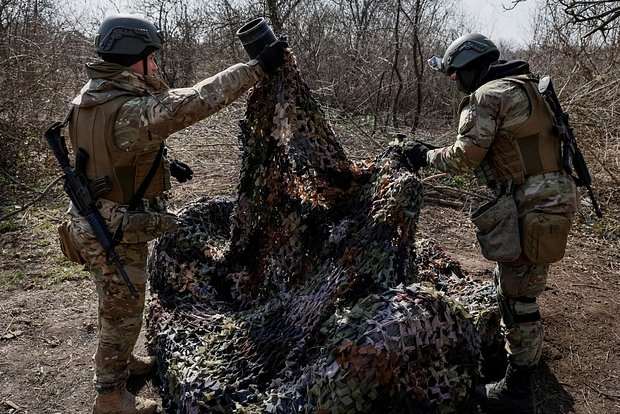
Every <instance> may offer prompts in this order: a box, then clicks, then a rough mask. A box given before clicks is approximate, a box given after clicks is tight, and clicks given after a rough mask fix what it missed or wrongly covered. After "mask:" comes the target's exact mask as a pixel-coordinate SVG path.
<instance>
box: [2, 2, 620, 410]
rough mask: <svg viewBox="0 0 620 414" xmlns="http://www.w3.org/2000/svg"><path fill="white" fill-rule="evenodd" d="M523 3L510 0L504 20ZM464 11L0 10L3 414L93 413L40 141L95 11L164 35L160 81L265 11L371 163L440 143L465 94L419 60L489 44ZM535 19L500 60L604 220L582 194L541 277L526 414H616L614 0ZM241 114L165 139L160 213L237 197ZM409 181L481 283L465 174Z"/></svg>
mask: <svg viewBox="0 0 620 414" xmlns="http://www.w3.org/2000/svg"><path fill="white" fill-rule="evenodd" d="M534 1H535V0H512V1H511V0H506V1H505V3H504V8H505V9H506V12H505V13H506V14H509V13H513V12H518V11H519V10H520V9H519V8H522V7H524V6H525V5H526V4H528V5H529V6H530V8H531V2H534ZM467 4H471V2H466V1H461V0H265V1H246V0H236V1H235V0H209V1H195V0H124V1H122V2H120V1H117V0H99V1H96V2H90V1H89V2H86V1H82V0H0V413H65V412H72V413H73V412H88V411H89V408H90V406H89V404H90V402H91V400H92V392H93V391H92V387H91V385H90V383H89V380H90V378H92V372H91V373H89V368H88V367H90V366H91V365H92V364H91V361H90V357H91V356H92V354H93V349H94V346H95V344H96V299H95V297H96V295H95V294H94V292H93V286H92V283H91V282H90V281H89V280H88V273H87V272H82V271H81V268H80V267H79V266H76V265H72V264H70V263H69V262H67V261H66V260H65V259H64V257H63V256H62V254H61V253H60V251H59V248H58V242H57V238H56V226H57V225H58V224H59V222H60V221H61V220H62V219H63V216H64V215H63V212H64V210H66V207H67V197H66V195H65V194H64V192H63V190H62V181H61V178H62V176H61V172H60V170H59V168H58V165H57V161H56V159H55V158H54V156H53V154H52V153H51V151H50V150H49V148H48V147H47V144H46V142H45V139H44V138H43V132H44V131H45V129H46V128H47V127H48V126H49V125H50V124H51V123H52V122H54V121H57V120H62V119H63V118H64V117H65V115H66V112H67V110H68V106H69V103H70V101H71V100H72V99H73V97H74V96H75V95H76V94H77V93H78V91H79V90H80V88H81V87H82V86H83V85H84V83H85V82H86V81H87V78H86V74H85V72H84V64H85V63H86V62H88V61H90V60H93V59H95V58H96V55H95V53H94V47H93V38H94V35H95V32H96V28H97V27H98V25H99V23H100V22H101V20H102V19H103V17H104V16H106V15H108V14H110V13H113V12H116V11H124V12H133V13H137V14H140V15H143V16H145V17H147V18H148V19H151V20H152V21H154V22H155V23H156V24H157V25H158V26H159V27H160V28H161V30H162V32H163V34H164V37H165V39H166V43H165V46H164V49H163V50H162V52H161V53H160V55H159V57H158V61H159V66H160V73H161V75H162V77H163V78H164V80H165V81H166V82H167V84H168V85H169V86H171V87H185V86H191V85H193V84H194V83H196V82H198V81H199V80H201V79H203V78H206V77H208V76H211V75H213V74H215V73H217V72H219V71H220V70H223V69H224V68H226V67H228V66H230V65H232V64H234V63H237V62H244V61H246V60H247V56H246V53H245V51H244V50H243V48H242V47H241V44H240V42H239V41H238V39H237V37H236V35H235V33H236V31H237V30H238V28H239V27H241V26H242V25H243V24H244V23H245V22H247V21H249V20H250V19H252V18H254V17H258V16H264V17H267V18H268V19H269V21H270V22H271V25H272V26H273V28H274V31H275V32H276V33H278V34H284V35H286V36H287V37H288V40H289V43H290V44H291V47H292V50H293V53H294V54H295V56H296V57H297V61H298V64H299V68H300V71H301V73H302V76H303V78H304V80H305V81H306V82H307V83H308V85H309V86H310V88H311V89H312V91H313V93H314V94H315V96H316V97H317V99H318V100H319V101H320V102H321V104H322V105H323V108H324V110H325V115H326V116H327V117H328V119H329V121H330V123H331V124H332V126H333V127H334V129H335V131H336V134H337V136H338V137H339V138H340V139H341V140H342V143H343V146H344V147H345V149H346V150H347V153H348V155H349V156H350V158H351V159H353V160H361V159H372V158H374V157H375V156H377V155H378V154H379V153H381V152H382V150H383V149H385V147H386V146H387V145H389V142H391V141H392V140H394V138H395V136H396V134H397V133H406V134H407V135H409V136H410V137H415V138H418V139H421V140H423V141H426V142H429V143H432V144H435V145H445V144H448V143H450V142H452V141H453V140H454V136H455V130H456V126H457V124H458V116H457V110H458V104H459V102H460V100H461V98H462V94H461V93H459V92H458V91H457V90H456V88H455V86H454V84H453V82H450V81H449V79H448V78H447V77H445V76H442V75H441V74H438V73H436V72H433V71H432V70H431V69H430V68H429V67H428V65H427V63H426V61H427V59H428V58H429V57H430V56H431V55H433V54H439V55H441V54H442V53H443V52H444V51H445V49H446V47H447V46H448V45H449V44H450V42H451V41H452V40H454V39H455V38H457V37H458V36H460V35H462V34H464V33H468V32H472V31H474V32H478V31H480V32H482V33H485V31H484V30H483V29H482V28H483V27H488V24H489V22H488V21H487V22H481V21H480V19H479V16H480V15H481V10H476V9H473V8H468V7H466V5H467ZM511 9H514V10H511ZM535 9H536V13H532V14H531V15H530V16H528V18H527V19H528V21H525V20H524V21H523V22H521V23H522V25H523V27H528V28H529V30H530V34H531V36H521V39H525V41H521V42H518V43H517V42H512V41H511V40H510V39H508V38H506V37H504V36H502V28H501V26H500V27H496V32H495V33H494V34H497V35H498V36H497V37H494V36H493V35H490V37H491V39H492V40H494V41H496V43H497V45H498V47H499V48H500V50H501V51H502V58H503V59H507V60H510V59H522V60H526V61H528V62H529V63H530V65H531V68H532V71H533V72H534V73H537V74H540V75H544V74H546V75H551V76H552V78H553V81H554V84H555V89H556V91H557V92H558V94H559V97H560V100H561V102H562V104H563V106H564V109H565V110H566V111H567V112H569V113H570V120H571V123H572V126H573V127H574V129H575V135H576V138H577V140H578V143H579V146H580V147H581V150H582V151H583V153H584V156H585V159H586V161H587V163H588V166H589V168H590V173H591V176H592V186H593V187H594V190H595V193H596V195H597V197H598V201H599V204H600V205H601V208H602V209H603V212H604V215H603V218H602V219H597V218H596V217H595V215H594V213H593V211H592V209H591V208H590V202H589V199H588V196H587V193H586V192H585V191H584V189H583V188H581V189H580V190H581V195H582V203H583V208H582V209H581V211H580V212H579V214H578V216H577V220H576V223H575V226H574V229H573V232H572V235H571V240H570V241H569V250H568V251H567V256H566V257H565V258H564V260H563V261H562V262H561V265H560V266H558V267H555V268H554V270H552V274H551V277H550V284H549V290H550V291H551V292H549V293H546V294H545V295H544V299H543V303H542V307H543V315H544V316H545V319H544V320H545V323H546V324H547V326H546V331H547V332H548V337H547V338H546V342H545V348H544V354H543V360H544V363H545V364H546V365H545V366H546V367H547V369H546V370H543V371H544V375H545V376H544V377H543V378H541V381H540V382H539V383H540V384H541V385H540V386H539V388H537V394H538V395H539V397H542V398H543V399H541V400H540V402H539V412H541V413H572V412H576V413H612V412H620V377H619V374H618V373H619V372H620V351H619V350H620V335H619V334H620V329H619V327H620V321H619V320H618V318H617V314H618V313H620V302H619V301H618V299H617V291H618V290H619V289H620V249H619V248H620V216H619V213H620V196H619V193H620V123H619V122H618V115H619V114H618V112H619V111H620V108H619V103H620V79H619V78H618V76H617V74H618V73H619V69H620V2H618V1H605V0H600V1H580V0H538V1H537V2H536V7H535ZM523 15H524V14H521V16H523ZM485 34H488V33H485ZM528 38H529V39H530V40H527V39H528ZM244 109H245V108H244V100H243V99H240V100H239V101H238V102H236V103H234V104H233V105H231V106H230V107H229V108H226V109H225V110H223V111H221V112H220V113H218V114H217V115H215V116H213V117H211V118H208V119H207V120H205V121H202V122H201V123H199V124H197V125H196V126H195V128H194V127H192V128H190V129H188V130H187V131H184V132H182V133H178V134H176V135H175V136H173V137H171V139H170V140H169V142H168V145H169V146H170V148H171V151H173V154H174V156H176V157H178V158H180V159H181V160H183V161H187V162H189V163H190V165H191V166H192V168H194V170H195V172H196V175H195V178H194V180H192V182H190V183H186V184H184V185H183V186H178V185H177V186H175V187H174V188H173V191H174V199H173V204H172V208H173V209H175V210H176V209H178V208H181V207H183V205H184V203H186V202H188V201H191V200H192V198H196V197H198V196H200V195H205V192H206V193H207V194H234V192H235V185H236V181H235V177H236V174H237V173H238V170H237V168H238V165H239V159H240V150H239V148H238V141H237V134H238V133H239V129H238V125H237V121H238V120H239V119H241V118H242V117H243V116H244V115H243V112H244ZM423 174H424V176H423V179H424V180H425V188H426V190H425V191H426V195H425V201H426V204H427V207H426V209H425V211H424V212H423V214H422V216H421V223H420V229H421V231H422V232H426V234H430V235H432V236H434V237H435V238H436V239H438V240H439V242H440V243H441V244H442V246H443V247H444V248H445V249H446V250H447V251H448V253H451V254H454V257H455V258H456V259H457V260H459V261H460V262H461V264H462V265H463V267H464V268H465V269H466V270H468V271H470V272H472V273H475V272H480V274H483V273H484V274H488V270H489V269H490V268H491V267H492V264H491V263H489V262H485V261H484V260H482V259H481V256H480V254H479V250H478V249H477V246H476V245H475V236H474V234H473V228H472V227H471V224H468V220H467V216H468V212H470V211H471V210H472V209H473V207H474V206H475V205H476V204H479V203H480V201H481V200H483V199H484V194H481V193H480V191H481V190H480V189H479V187H477V186H476V184H475V182H474V180H473V179H472V178H471V177H468V176H452V177H448V176H445V175H441V174H437V172H436V171H424V172H423ZM485 272H486V273H485ZM541 375H542V374H541ZM89 377H90V378H89ZM151 393H153V394H156V391H155V390H153V389H151ZM67 407H72V408H71V409H67ZM67 410H68V411H67Z"/></svg>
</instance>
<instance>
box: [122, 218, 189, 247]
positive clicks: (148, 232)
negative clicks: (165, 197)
mask: <svg viewBox="0 0 620 414" xmlns="http://www.w3.org/2000/svg"><path fill="white" fill-rule="evenodd" d="M178 223H179V220H178V218H177V216H175V215H174V214H170V213H161V212H154V211H146V212H145V211H127V212H126V213H125V215H124V216H123V223H122V225H121V230H122V234H123V238H122V239H121V242H122V243H143V242H148V241H151V240H154V239H156V238H158V237H160V236H163V235H164V234H166V233H169V232H172V231H174V230H176V229H177V228H178Z"/></svg>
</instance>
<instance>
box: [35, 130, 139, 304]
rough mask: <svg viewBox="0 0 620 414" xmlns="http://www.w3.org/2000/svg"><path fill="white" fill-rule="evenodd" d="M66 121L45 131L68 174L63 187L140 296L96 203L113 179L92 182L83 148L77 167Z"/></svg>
mask: <svg viewBox="0 0 620 414" xmlns="http://www.w3.org/2000/svg"><path fill="white" fill-rule="evenodd" d="M65 125H66V122H55V123H54V124H53V125H52V126H51V127H49V128H48V130H47V131H46V132H45V139H46V140H47V143H48V144H49V146H50V147H51V148H52V152H53V153H54V155H55V156H56V159H57V160H58V163H59V164H60V168H62V170H63V172H64V174H65V176H64V184H63V187H64V189H65V192H66V193H67V195H68V196H69V199H70V200H71V202H72V203H73V205H74V206H75V208H76V209H77V211H78V213H79V214H80V215H81V216H82V217H85V218H86V220H87V221H88V223H89V224H90V228H91V229H92V231H93V233H94V234H95V237H96V238H97V240H98V241H99V243H100V244H101V247H103V250H104V251H105V253H106V258H107V260H108V262H109V263H113V264H114V265H116V270H117V271H118V273H119V274H120V275H121V277H122V278H123V281H124V282H125V284H126V285H127V287H128V288H129V292H130V293H131V296H133V297H134V298H137V297H138V291H137V290H136V288H135V286H134V285H133V284H132V283H131V281H130V280H129V276H128V275H127V272H126V271H125V267H124V266H123V263H122V262H121V259H120V257H119V256H118V254H117V253H116V252H115V251H114V245H115V243H114V242H113V241H112V237H110V232H109V231H108V228H107V226H106V224H105V221H104V219H103V217H102V216H101V213H100V212H99V209H97V206H96V205H95V201H96V200H97V198H98V197H99V196H100V195H101V194H102V193H103V192H105V191H108V190H109V187H110V182H109V181H110V180H109V178H108V177H105V178H101V179H96V180H93V181H91V182H89V180H88V178H86V175H85V174H84V170H85V169H84V167H85V166H86V161H87V159H88V153H87V152H86V151H84V149H83V148H79V149H78V150H77V152H76V166H77V168H73V166H72V165H71V162H70V161H69V151H68V150H67V146H66V144H65V137H64V136H62V135H61V134H60V130H61V129H62V128H63V127H64V126H65Z"/></svg>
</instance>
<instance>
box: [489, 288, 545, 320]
mask: <svg viewBox="0 0 620 414" xmlns="http://www.w3.org/2000/svg"><path fill="white" fill-rule="evenodd" d="M497 303H498V305H499V312H500V314H501V316H502V321H503V322H504V325H505V326H506V328H511V327H512V326H514V325H515V324H519V323H525V322H536V321H539V320H541V316H540V308H539V306H538V303H537V302H536V298H528V297H518V298H509V297H506V296H504V295H503V294H502V292H500V291H499V289H498V291H497Z"/></svg>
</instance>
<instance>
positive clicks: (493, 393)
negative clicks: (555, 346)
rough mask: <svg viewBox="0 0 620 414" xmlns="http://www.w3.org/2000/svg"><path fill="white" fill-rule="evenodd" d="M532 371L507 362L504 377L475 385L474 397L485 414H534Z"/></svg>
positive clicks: (530, 368)
mask: <svg viewBox="0 0 620 414" xmlns="http://www.w3.org/2000/svg"><path fill="white" fill-rule="evenodd" d="M533 373H534V367H519V366H516V365H514V364H512V363H509V364H508V368H506V376H504V378H502V379H501V380H499V381H498V382H495V383H492V384H483V385H478V386H477V387H476V399H477V400H478V402H480V405H481V407H482V409H483V410H484V411H485V412H486V413H487V414H495V413H501V414H536V400H535V397H534V382H533Z"/></svg>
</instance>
